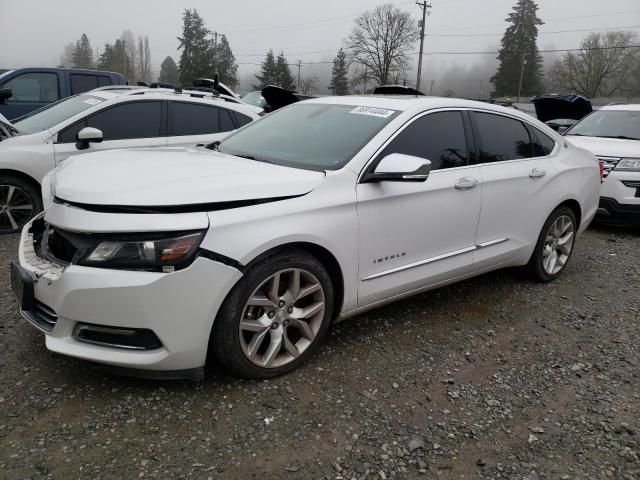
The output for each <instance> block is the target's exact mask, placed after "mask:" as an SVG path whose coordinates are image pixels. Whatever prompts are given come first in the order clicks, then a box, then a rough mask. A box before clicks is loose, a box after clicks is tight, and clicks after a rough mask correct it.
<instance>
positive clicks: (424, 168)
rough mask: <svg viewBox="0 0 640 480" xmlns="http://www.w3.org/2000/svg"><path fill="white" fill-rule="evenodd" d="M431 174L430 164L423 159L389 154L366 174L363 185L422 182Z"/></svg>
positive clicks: (400, 154)
mask: <svg viewBox="0 0 640 480" xmlns="http://www.w3.org/2000/svg"><path fill="white" fill-rule="evenodd" d="M429 173H431V162H430V161H429V160H427V159H425V158H420V157H414V156H412V155H404V154H402V153H391V154H389V155H387V156H386V157H384V158H383V159H382V160H380V162H379V163H378V165H377V166H376V168H375V170H374V171H373V172H368V173H367V174H366V175H365V176H364V179H363V183H374V182H424V181H425V180H426V179H427V178H429Z"/></svg>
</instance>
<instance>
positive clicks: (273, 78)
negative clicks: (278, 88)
mask: <svg viewBox="0 0 640 480" xmlns="http://www.w3.org/2000/svg"><path fill="white" fill-rule="evenodd" d="M256 80H258V83H257V84H254V85H253V88H254V90H262V89H263V88H264V87H266V86H267V85H277V84H278V72H277V67H276V58H275V55H274V54H273V50H269V51H268V52H267V55H266V57H265V58H264V61H263V62H262V67H261V69H260V74H259V75H256Z"/></svg>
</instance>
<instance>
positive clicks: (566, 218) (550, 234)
mask: <svg viewBox="0 0 640 480" xmlns="http://www.w3.org/2000/svg"><path fill="white" fill-rule="evenodd" d="M577 230H578V228H577V222H576V216H575V214H574V213H573V211H572V210H571V209H570V208H569V207H566V206H562V207H558V208H556V209H555V210H554V211H553V212H552V213H551V215H550V216H549V218H548V219H547V221H546V222H545V224H544V226H543V227H542V231H541V232H540V236H539V237H538V242H537V243H536V248H535V250H534V251H533V255H532V256H531V260H529V264H528V265H527V268H528V270H529V273H530V274H531V275H532V276H533V278H534V279H535V280H538V281H540V282H550V281H552V280H554V279H555V278H557V277H558V275H560V273H561V272H562V271H563V270H564V268H565V267H566V266H567V263H568V262H569V259H570V258H571V254H572V253H573V245H574V242H575V238H576V232H577Z"/></svg>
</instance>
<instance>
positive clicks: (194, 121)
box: [167, 101, 236, 147]
mask: <svg viewBox="0 0 640 480" xmlns="http://www.w3.org/2000/svg"><path fill="white" fill-rule="evenodd" d="M235 128H236V125H235V121H234V118H232V114H231V113H230V112H229V110H228V109H226V108H223V107H221V106H218V105H207V104H203V103H195V102H183V101H170V102H169V111H168V122H167V144H168V145H169V146H185V147H195V146H196V145H198V144H200V143H203V144H207V143H211V142H214V141H216V140H221V139H222V138H224V137H225V136H226V135H227V132H230V131H232V130H234V129H235Z"/></svg>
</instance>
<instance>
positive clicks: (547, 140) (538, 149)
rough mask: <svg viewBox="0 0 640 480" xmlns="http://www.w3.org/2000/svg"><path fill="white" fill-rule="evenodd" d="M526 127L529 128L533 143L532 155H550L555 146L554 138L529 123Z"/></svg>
mask: <svg viewBox="0 0 640 480" xmlns="http://www.w3.org/2000/svg"><path fill="white" fill-rule="evenodd" d="M527 128H528V129H529V134H530V136H531V141H532V144H533V156H534V157H546V156H547V155H551V152H552V151H553V149H554V148H555V146H556V142H555V140H553V139H552V138H551V137H549V136H548V135H547V134H546V133H542V132H541V131H540V130H538V129H537V128H534V127H532V126H531V125H527Z"/></svg>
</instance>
